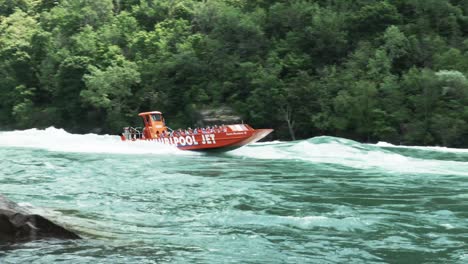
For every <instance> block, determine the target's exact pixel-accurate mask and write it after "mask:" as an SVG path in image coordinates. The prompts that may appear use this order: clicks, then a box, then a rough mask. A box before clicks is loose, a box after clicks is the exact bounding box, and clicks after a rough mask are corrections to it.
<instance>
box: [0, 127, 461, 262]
mask: <svg viewBox="0 0 468 264" xmlns="http://www.w3.org/2000/svg"><path fill="white" fill-rule="evenodd" d="M0 155H1V156H2V159H1V161H0V193H3V194H5V195H6V196H8V197H9V198H10V199H12V200H14V201H16V202H19V203H21V204H22V205H24V206H26V207H27V208H29V209H30V210H31V211H33V212H36V213H40V214H43V215H45V216H47V217H49V218H51V219H53V220H55V221H57V222H59V223H61V224H63V225H65V226H66V227H68V228H70V229H73V230H76V231H77V232H78V233H80V234H81V235H82V236H83V237H84V238H85V239H83V240H81V241H73V242H70V241H51V240H49V241H35V242H31V243H26V244H20V245H9V246H8V248H6V249H5V250H3V251H0V259H1V263H20V262H21V263H22V262H40V263H42V262H47V263H49V262H54V261H65V262H71V263H96V262H98V263H165V262H167V263H219V262H235V263H342V262H352V263H388V262H390V263H409V262H411V263H422V262H433V263H441V262H442V263H447V262H449V263H465V262H466V261H467V260H468V253H467V249H466V246H465V244H466V243H467V242H468V241H467V240H468V238H467V236H466V235H465V234H466V231H467V227H468V220H467V216H468V213H467V211H466V204H467V201H468V195H467V194H466V190H467V187H468V183H467V182H466V177H467V176H468V163H467V161H468V150H461V149H449V148H438V147H406V146H394V145H391V144H388V143H383V142H382V143H379V144H376V145H370V144H360V143H358V142H355V141H351V140H346V139H340V138H333V137H317V138H312V139H308V140H300V141H294V142H281V141H275V142H266V143H256V144H253V145H249V146H246V147H243V148H240V149H237V150H234V151H231V152H227V153H223V154H209V155H208V154H200V153H194V152H186V151H180V150H178V149H176V148H174V147H171V146H166V145H161V144H157V143H156V142H121V141H120V139H119V137H117V136H109V135H105V136H101V135H95V134H87V135H74V134H70V133H67V132H65V131H64V130H61V129H55V128H48V129H45V130H37V129H31V130H25V131H12V132H0Z"/></svg>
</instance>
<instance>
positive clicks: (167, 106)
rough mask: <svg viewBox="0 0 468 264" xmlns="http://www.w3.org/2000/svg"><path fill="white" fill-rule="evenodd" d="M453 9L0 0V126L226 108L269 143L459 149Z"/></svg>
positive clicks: (178, 118) (114, 121)
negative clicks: (268, 135) (338, 139)
mask: <svg viewBox="0 0 468 264" xmlns="http://www.w3.org/2000/svg"><path fill="white" fill-rule="evenodd" d="M467 36H468V5H467V4H466V1H455V0H427V1H420V0H404V1H403V0H378V1H370V0H358V1H347V0H335V1H325V0H312V1H303V0H295V1H266V0H256V1H246V0H229V1H221V0H208V1H197V0H128V1H127V0H125V1H123V0H100V1H94V0H0V126H1V127H0V128H27V127H46V126H51V125H54V126H58V127H63V128H65V129H68V130H71V131H75V132H86V131H89V130H91V129H95V128H100V129H101V131H102V132H107V133H118V132H119V129H120V126H122V125H124V124H134V122H138V120H137V119H136V117H135V116H136V113H137V112H139V111H147V110H155V109H157V110H161V111H164V112H165V113H166V115H168V118H167V119H168V121H170V122H171V121H172V123H176V124H178V125H187V126H190V125H192V124H193V122H194V120H193V118H192V117H193V109H201V108H204V107H219V106H223V105H228V106H230V107H232V108H234V109H236V110H237V111H238V113H239V114H241V115H242V117H243V119H244V120H245V121H248V122H249V123H251V124H252V125H253V126H255V127H273V128H275V133H274V136H275V137H276V138H280V139H295V138H298V139H299V138H308V137H312V136H316V135H322V134H327V135H336V136H342V137H348V138H353V139H357V140H361V141H368V142H375V141H379V140H385V141H389V142H392V143H402V144H431V145H445V146H460V147H461V146H464V147H466V146H468V137H467V135H468V81H467V77H468V41H467V40H466V39H467Z"/></svg>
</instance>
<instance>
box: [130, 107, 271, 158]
mask: <svg viewBox="0 0 468 264" xmlns="http://www.w3.org/2000/svg"><path fill="white" fill-rule="evenodd" d="M138 115H139V116H141V117H142V118H143V122H144V128H133V127H125V128H124V132H123V133H122V134H121V139H122V140H123V141H127V140H131V141H136V140H149V141H156V142H158V143H161V144H167V145H173V146H176V147H177V148H179V149H182V150H198V151H229V150H233V149H236V148H240V147H242V146H244V145H247V144H249V143H254V142H257V141H258V140H260V139H262V138H264V137H265V136H267V135H268V134H270V133H271V132H272V131H273V129H253V128H252V127H251V126H249V125H246V124H234V125H222V126H212V127H207V128H195V129H193V130H192V129H191V128H188V129H185V130H181V129H178V130H177V131H175V130H172V129H170V128H169V127H167V126H166V122H165V120H164V117H163V116H162V113H161V112H159V111H152V112H144V113H139V114H138Z"/></svg>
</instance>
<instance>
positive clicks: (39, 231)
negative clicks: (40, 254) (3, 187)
mask: <svg viewBox="0 0 468 264" xmlns="http://www.w3.org/2000/svg"><path fill="white" fill-rule="evenodd" d="M47 238H57V239H79V238H80V236H78V235H77V234H75V233H73V232H71V231H69V230H67V229H65V228H63V227H61V226H59V225H57V224H55V223H53V222H52V221H50V220H48V219H47V218H45V217H42V216H40V215H37V214H31V213H29V212H28V211H27V210H26V209H24V208H22V207H21V206H19V205H18V204H16V203H14V202H12V201H10V200H8V199H7V198H6V197H4V196H2V195H0V243H2V242H27V241H32V240H38V239H47Z"/></svg>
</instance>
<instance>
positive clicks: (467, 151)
mask: <svg viewBox="0 0 468 264" xmlns="http://www.w3.org/2000/svg"><path fill="white" fill-rule="evenodd" d="M376 146H379V147H386V148H405V149H418V150H430V151H440V152H453V153H468V149H457V148H447V147H422V146H401V145H393V144H391V143H387V142H383V141H380V142H377V144H376Z"/></svg>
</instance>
